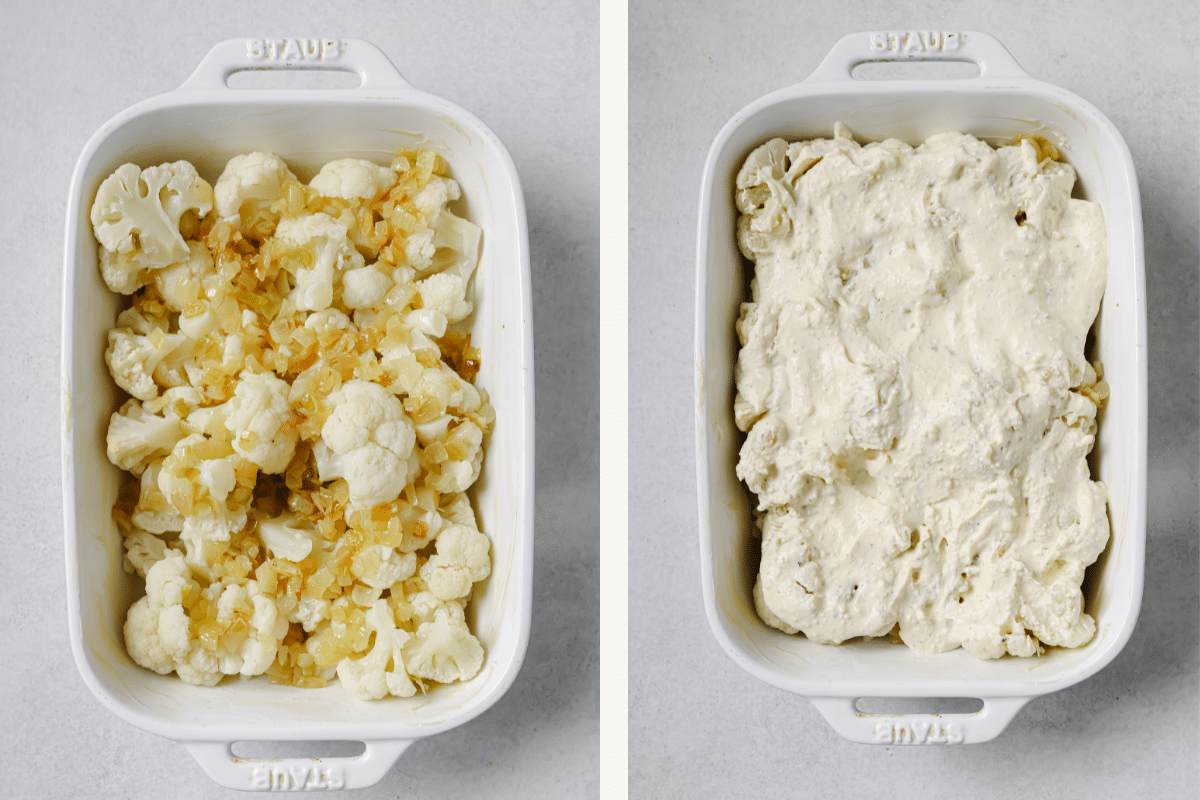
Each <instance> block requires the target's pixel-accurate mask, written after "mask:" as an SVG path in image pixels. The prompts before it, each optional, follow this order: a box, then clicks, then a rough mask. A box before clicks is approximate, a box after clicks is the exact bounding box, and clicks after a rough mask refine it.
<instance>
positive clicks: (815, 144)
mask: <svg viewBox="0 0 1200 800" xmlns="http://www.w3.org/2000/svg"><path fill="white" fill-rule="evenodd" d="M1035 144H1037V143H1036V142H1034V141H1030V140H1018V141H1017V142H1016V143H1014V144H1013V145H1011V146H1006V147H1001V148H999V149H993V148H992V147H990V146H989V145H988V144H987V143H986V142H982V141H979V140H978V139H976V138H974V137H973V136H969V135H965V134H959V133H946V134H941V135H938V136H934V137H931V138H930V139H928V140H927V141H926V142H925V143H924V144H921V145H920V146H918V147H915V148H914V147H911V146H909V145H908V144H905V143H904V142H901V141H898V140H895V139H890V140H887V141H884V142H877V143H872V144H868V145H866V146H860V145H859V144H857V143H856V142H855V141H854V140H853V139H852V137H851V134H850V132H849V131H848V130H847V129H846V128H845V126H842V125H838V126H837V128H836V129H835V135H834V137H833V138H832V139H817V140H813V141H807V142H795V143H791V144H789V143H787V142H785V141H784V140H782V139H774V140H772V141H769V142H767V143H765V144H763V145H762V146H760V147H758V148H757V149H756V150H754V151H753V152H752V153H751V154H750V156H749V157H748V158H747V160H746V162H745V164H744V166H743V167H742V169H741V171H740V172H739V174H738V177H737V194H736V200H737V206H738V209H739V210H740V211H741V217H740V218H739V220H738V243H739V245H740V248H741V251H742V253H743V254H744V255H745V256H746V257H747V258H749V259H752V260H753V261H754V262H755V268H754V280H753V281H752V284H751V287H752V295H753V296H752V302H749V303H744V304H743V305H742V313H741V315H740V318H739V320H738V322H737V334H738V337H739V339H740V341H741V344H742V349H741V351H740V353H739V355H738V361H737V368H736V374H735V378H736V382H737V397H736V399H735V401H734V415H735V419H736V422H737V425H738V427H739V428H740V429H741V430H742V431H745V432H746V434H747V436H746V439H745V442H744V444H743V446H742V449H741V454H740V458H739V462H738V465H737V474H738V477H740V478H741V479H742V480H743V481H745V483H746V485H747V486H748V487H749V488H750V489H751V491H753V492H754V494H755V495H756V496H757V500H758V509H757V511H758V527H759V528H760V530H761V538H762V560H761V564H760V567H759V579H758V583H757V585H756V587H755V589H754V600H755V605H756V607H757V608H758V612H759V615H760V616H761V617H762V619H763V620H764V621H765V622H766V623H767V624H768V625H771V626H773V627H775V628H778V629H780V630H783V631H785V632H788V633H795V632H797V631H800V632H802V633H804V634H805V635H806V636H807V637H808V638H809V639H812V640H814V641H817V642H822V643H829V644H836V643H840V642H843V641H846V640H848V639H851V638H854V637H860V636H867V637H875V636H884V635H887V634H888V633H890V632H893V631H895V633H896V634H897V635H898V636H899V638H900V639H901V640H902V641H903V642H904V643H905V644H906V645H907V646H908V647H909V648H911V649H912V650H913V651H915V652H917V653H941V652H945V651H948V650H953V649H955V648H958V647H962V648H964V649H966V650H967V651H968V652H970V653H972V654H973V655H975V656H977V657H979V658H987V659H991V658H1000V657H1001V656H1004V655H1011V656H1022V657H1024V656H1033V655H1036V654H1038V653H1040V652H1042V646H1043V645H1054V646H1061V647H1078V646H1080V645H1083V644H1085V643H1086V642H1087V641H1088V640H1089V639H1091V638H1092V636H1093V634H1094V633H1095V629H1096V627H1095V622H1094V620H1093V619H1092V617H1091V616H1089V615H1088V614H1087V613H1085V611H1084V608H1083V595H1082V593H1081V591H1080V584H1081V583H1082V581H1083V577H1084V570H1085V568H1086V567H1087V566H1088V565H1089V564H1091V563H1093V562H1094V561H1095V560H1096V558H1097V556H1099V554H1100V553H1101V552H1102V551H1103V550H1104V547H1105V545H1106V542H1107V541H1108V537H1109V523H1108V517H1107V513H1106V511H1107V498H1108V492H1107V489H1106V487H1105V486H1104V485H1103V484H1101V483H1099V482H1096V481H1093V480H1092V477H1091V474H1090V472H1089V469H1088V464H1087V456H1088V453H1089V452H1090V451H1091V450H1092V446H1093V444H1094V442H1095V435H1096V414H1097V411H1098V409H1099V408H1100V407H1101V406H1102V405H1103V402H1104V399H1105V397H1106V396H1107V394H1108V387H1107V385H1106V384H1105V383H1104V381H1103V380H1102V377H1103V376H1102V375H1101V374H1100V367H1099V364H1096V365H1093V364H1089V363H1088V361H1087V359H1086V357H1085V354H1084V349H1085V343H1086V341H1087V337H1088V331H1089V329H1090V328H1091V326H1092V323H1093V320H1095V318H1096V314H1097V311H1098V309H1099V307H1100V301H1101V297H1102V295H1103V293H1104V286H1105V280H1106V269H1107V247H1106V238H1105V229H1104V219H1103V214H1102V211H1101V209H1100V207H1099V206H1098V205H1096V204H1095V203H1090V202H1087V201H1084V200H1079V199H1073V198H1072V197H1071V192H1072V186H1073V184H1074V183H1075V172H1074V170H1073V169H1072V168H1071V167H1070V166H1069V165H1067V164H1063V163H1058V162H1057V161H1055V160H1054V159H1055V158H1056V153H1054V152H1049V151H1048V150H1047V149H1046V148H1045V147H1043V146H1035ZM1051 150H1052V148H1051ZM438 552H439V553H440V552H441V546H440V542H439V547H438ZM435 558H436V556H435ZM433 562H434V559H433V558H431V559H430V560H429V562H427V564H426V567H425V568H429V567H428V565H429V564H432V563H433Z"/></svg>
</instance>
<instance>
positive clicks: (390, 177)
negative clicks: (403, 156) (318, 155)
mask: <svg viewBox="0 0 1200 800" xmlns="http://www.w3.org/2000/svg"><path fill="white" fill-rule="evenodd" d="M395 182H396V172H395V170H393V169H392V168H390V167H384V166H380V165H379V164H375V163H372V162H370V161H364V160H363V159H361V158H340V159H337V160H336V161H330V162H329V163H328V164H326V165H325V166H323V167H321V171H320V172H318V173H317V174H316V175H315V176H314V177H313V179H312V180H311V181H309V182H308V185H309V186H311V187H312V188H313V189H316V190H317V191H318V192H320V193H321V194H323V195H325V196H326V197H340V198H342V199H343V200H372V199H374V198H375V197H376V196H377V195H379V194H382V193H383V192H386V191H387V190H388V188H389V187H390V186H391V185H392V184H393V183H395Z"/></svg>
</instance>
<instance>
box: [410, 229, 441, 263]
mask: <svg viewBox="0 0 1200 800" xmlns="http://www.w3.org/2000/svg"><path fill="white" fill-rule="evenodd" d="M433 237H434V230H433V228H423V229H421V230H418V231H413V232H412V233H411V234H409V236H408V239H407V240H406V241H405V242H404V258H405V259H406V260H407V261H408V263H409V265H410V266H411V267H412V268H413V269H415V270H417V271H418V272H428V271H429V270H430V269H432V268H433V254H434V253H435V252H436V251H437V247H436V246H435V245H434V243H433Z"/></svg>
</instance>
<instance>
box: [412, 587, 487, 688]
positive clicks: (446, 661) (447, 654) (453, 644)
mask: <svg viewBox="0 0 1200 800" xmlns="http://www.w3.org/2000/svg"><path fill="white" fill-rule="evenodd" d="M404 666H405V668H406V669H407V670H408V674H409V675H411V676H413V677H414V678H425V679H427V680H431V681H437V682H438V683H450V682H452V681H465V680H468V679H469V678H471V677H473V676H474V675H475V673H477V672H479V668H480V667H481V666H483V647H481V646H480V644H479V640H478V639H476V638H475V637H474V636H473V635H471V631H470V630H468V629H467V621H466V618H465V617H464V615H463V611H462V607H461V606H458V605H456V604H450V603H448V604H446V607H445V608H439V609H438V610H437V611H436V612H435V614H434V618H433V621H432V622H423V623H421V625H420V626H419V627H418V628H417V632H416V633H415V634H414V635H413V637H412V638H411V639H409V640H408V641H407V642H405V643H404Z"/></svg>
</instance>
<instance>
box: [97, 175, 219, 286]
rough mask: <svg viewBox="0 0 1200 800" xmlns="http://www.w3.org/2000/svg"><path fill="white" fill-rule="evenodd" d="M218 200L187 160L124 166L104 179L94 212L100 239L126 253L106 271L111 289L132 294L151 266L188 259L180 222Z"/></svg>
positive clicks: (108, 247)
mask: <svg viewBox="0 0 1200 800" xmlns="http://www.w3.org/2000/svg"><path fill="white" fill-rule="evenodd" d="M212 205H213V190H212V187H211V186H209V185H208V183H207V182H206V181H205V180H204V179H203V178H201V177H200V175H199V173H197V172H196V168H195V167H193V166H192V165H191V164H189V163H188V162H186V161H176V162H174V163H169V164H160V165H159V166H157V167H147V168H146V169H139V168H138V166H137V165H136V164H123V165H121V166H120V167H118V168H117V170H116V172H114V173H113V174H112V175H110V176H108V178H106V179H105V180H104V182H103V183H102V184H100V189H99V190H98V191H97V192H96V201H95V202H94V203H93V204H92V211H91V219H92V228H93V230H94V231H95V233H96V238H97V239H98V240H99V241H100V244H101V245H103V247H104V249H105V250H108V251H110V252H112V253H115V254H117V256H119V257H124V258H118V259H117V260H116V261H110V262H109V264H108V265H107V269H102V271H101V274H102V275H103V276H104V278H105V282H106V283H108V286H109V288H110V289H112V290H113V291H114V292H118V293H120V294H132V293H133V292H134V291H136V290H137V289H138V288H139V287H141V286H144V285H145V282H146V279H147V277H148V271H150V270H155V269H160V268H162V267H166V266H168V265H170V264H173V263H175V262H177V261H181V260H183V259H185V258H187V257H188V246H187V243H186V242H185V241H184V238H183V234H182V233H180V230H179V227H180V221H181V219H182V218H183V216H184V214H187V213H188V212H192V213H194V214H195V215H196V218H197V219H199V218H200V217H203V216H204V215H205V214H207V213H208V212H209V211H211V210H212ZM131 287H132V288H131Z"/></svg>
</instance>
